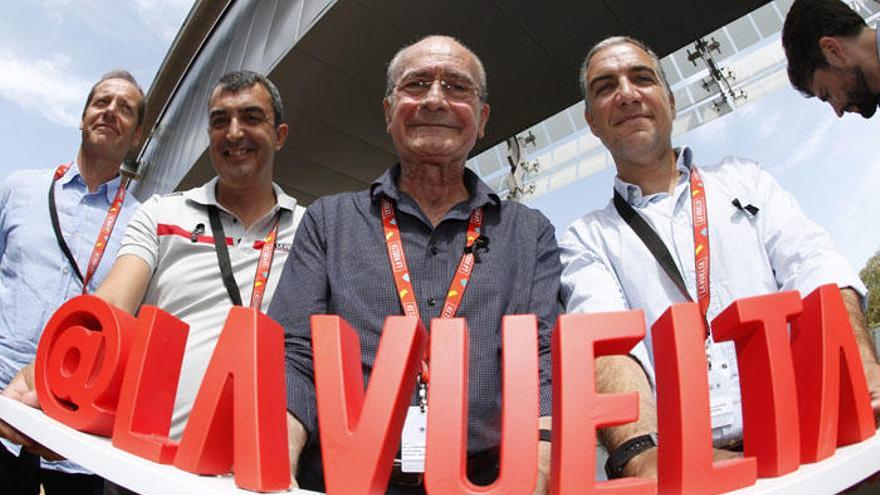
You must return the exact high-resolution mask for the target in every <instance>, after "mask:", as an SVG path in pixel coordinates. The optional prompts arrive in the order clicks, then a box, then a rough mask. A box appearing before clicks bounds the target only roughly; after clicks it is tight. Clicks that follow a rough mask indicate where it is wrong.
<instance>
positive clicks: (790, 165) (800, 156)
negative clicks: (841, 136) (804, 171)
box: [770, 119, 835, 174]
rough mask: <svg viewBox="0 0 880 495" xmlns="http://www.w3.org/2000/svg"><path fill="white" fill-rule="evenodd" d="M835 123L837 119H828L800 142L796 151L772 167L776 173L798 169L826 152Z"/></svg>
mask: <svg viewBox="0 0 880 495" xmlns="http://www.w3.org/2000/svg"><path fill="white" fill-rule="evenodd" d="M833 125H835V121H834V120H831V119H826V120H824V121H823V122H822V125H820V126H819V127H817V128H815V129H813V130H812V132H810V135H809V137H808V138H807V139H806V140H804V142H802V143H799V144H798V146H797V148H796V149H795V150H794V153H792V154H791V156H789V157H788V158H787V159H786V160H785V161H783V162H782V163H780V164H779V165H777V166H775V167H770V170H771V171H772V172H773V173H774V174H783V173H785V172H787V171H789V170H792V169H796V168H798V167H799V166H801V165H804V164H806V163H808V162H809V161H810V160H813V159H814V158H815V157H816V156H817V155H818V154H820V153H826V154H827V151H828V150H827V148H828V137H827V135H826V134H827V132H828V130H829V129H830V128H831V127H832V126H833Z"/></svg>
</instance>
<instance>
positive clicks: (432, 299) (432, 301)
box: [428, 297, 437, 306]
mask: <svg viewBox="0 0 880 495" xmlns="http://www.w3.org/2000/svg"><path fill="white" fill-rule="evenodd" d="M436 304H437V299H434V298H433V297H432V298H429V299H428V306H434V305H436Z"/></svg>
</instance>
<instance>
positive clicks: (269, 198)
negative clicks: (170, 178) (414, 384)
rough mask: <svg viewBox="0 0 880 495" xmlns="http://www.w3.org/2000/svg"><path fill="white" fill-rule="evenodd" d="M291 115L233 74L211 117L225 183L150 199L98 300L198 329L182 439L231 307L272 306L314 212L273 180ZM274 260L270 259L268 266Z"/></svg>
mask: <svg viewBox="0 0 880 495" xmlns="http://www.w3.org/2000/svg"><path fill="white" fill-rule="evenodd" d="M282 112H283V109H282V103H281V97H280V96H279V94H278V90H277V88H276V87H275V85H274V84H272V82H271V81H269V80H268V79H266V78H265V77H264V76H262V75H259V74H257V73H255V72H251V71H237V72H232V73H229V74H227V75H225V76H223V77H222V78H221V79H220V82H219V83H218V84H217V86H216V87H215V88H214V91H213V93H212V95H211V99H210V102H209V115H208V121H209V123H208V134H209V135H210V146H209V154H210V157H211V162H212V163H213V165H214V168H215V169H216V171H217V177H215V178H214V179H212V180H210V181H209V182H208V183H207V184H205V185H204V186H202V187H200V188H196V189H191V190H189V191H186V192H181V193H174V194H170V195H167V196H161V197H160V196H154V197H153V198H151V199H150V200H148V201H146V202H145V203H144V205H143V206H142V207H141V209H140V210H138V212H137V213H136V214H135V216H134V217H133V218H132V220H131V222H130V223H129V226H128V230H127V231H126V234H125V239H124V240H123V242H122V247H121V248H120V250H119V256H118V257H117V259H116V263H115V265H114V266H113V269H112V270H111V271H110V274H109V275H108V276H107V278H106V279H105V281H104V283H103V284H101V287H100V288H98V291H97V292H96V295H98V296H100V297H102V298H103V299H105V300H107V301H108V302H110V303H112V304H114V305H116V306H118V307H120V308H123V309H125V310H126V311H130V312H132V313H134V312H136V311H137V309H138V308H139V307H140V306H141V304H150V305H155V306H158V307H160V308H162V309H163V310H165V311H167V312H169V313H171V314H173V315H174V316H176V317H178V318H180V319H181V320H183V321H185V322H186V323H188V324H189V326H190V331H189V337H188V338H187V343H186V353H185V355H184V360H183V367H182V369H181V373H180V384H179V386H178V392H177V400H176V402H175V406H174V414H173V417H172V423H171V435H172V437H176V436H179V435H180V433H181V432H182V431H183V427H184V425H185V423H186V419H187V417H188V415H189V411H190V409H191V408H192V403H193V401H194V399H195V395H196V393H197V392H198V387H199V384H200V383H201V380H202V376H203V375H204V372H205V369H206V368H207V365H208V361H209V359H210V356H211V353H212V352H213V351H214V344H215V342H216V340H217V337H218V336H219V334H220V331H221V330H222V328H223V323H224V321H225V319H226V316H227V314H228V313H229V309H230V308H231V307H232V306H233V305H245V304H248V305H250V306H251V307H254V308H258V309H261V310H265V309H266V308H268V307H269V301H270V300H271V298H272V293H273V292H274V290H275V286H276V285H277V284H278V277H279V276H280V275H281V269H282V267H283V266H284V262H285V260H286V259H287V254H288V251H289V250H290V244H291V241H292V240H293V234H294V232H295V230H296V226H297V225H298V224H299V220H300V218H301V217H302V214H303V212H304V211H305V209H304V208H303V207H301V206H297V205H296V200H295V199H294V198H292V197H290V196H288V195H286V194H284V191H282V190H281V188H280V187H278V186H277V185H276V184H274V183H273V182H272V175H273V168H274V158H275V153H276V152H277V151H278V150H280V149H281V147H282V146H283V145H284V142H285V140H286V138H287V130H288V128H287V124H285V123H284V122H283V113H282ZM264 254H265V255H267V256H266V258H269V260H270V261H268V263H266V265H265V266H258V264H260V259H261V258H263V255H264ZM270 255H271V257H270ZM264 263H265V261H264ZM266 272H268V277H266V275H267V273H266ZM267 278H268V279H267Z"/></svg>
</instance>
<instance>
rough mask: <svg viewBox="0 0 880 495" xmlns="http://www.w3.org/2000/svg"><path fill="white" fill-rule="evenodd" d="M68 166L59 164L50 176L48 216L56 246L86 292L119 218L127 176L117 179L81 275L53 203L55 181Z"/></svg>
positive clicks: (62, 174) (64, 172)
mask: <svg viewBox="0 0 880 495" xmlns="http://www.w3.org/2000/svg"><path fill="white" fill-rule="evenodd" d="M70 166H71V163H67V164H63V165H59V166H58V168H56V169H55V175H53V176H52V184H51V185H50V186H49V217H50V218H51V219H52V230H53V231H54V232H55V240H57V241H58V247H60V248H61V252H63V253H64V257H65V258H67V261H68V262H69V263H70V266H71V267H72V268H73V272H74V273H75V274H76V277H77V278H78V279H79V281H80V282H82V293H83V294H86V293H87V292H88V287H89V281H91V280H92V277H94V276H95V272H96V271H97V270H98V265H100V264H101V258H102V257H103V256H104V250H106V249H107V242H108V241H109V240H110V234H112V233H113V227H114V226H115V225H116V220H117V219H118V218H119V212H120V210H121V209H122V202H123V201H125V188H126V187H127V186H128V177H125V176H124V175H123V176H122V177H121V178H120V180H119V188H118V189H117V190H116V196H115V197H114V198H113V202H112V203H110V209H109V210H107V216H106V217H105V218H104V223H103V224H102V225H101V230H100V231H99V232H98V238H97V239H96V240H95V247H94V248H92V255H91V256H89V264H88V266H87V267H86V274H85V276H83V274H82V272H81V271H80V269H79V265H77V264H76V259H75V258H74V257H73V253H72V252H71V251H70V247H69V246H68V245H67V241H65V240H64V235H62V233H61V223H60V221H59V220H58V208H57V206H56V204H55V183H56V182H58V179H60V178H62V177H64V174H66V173H67V170H68V169H70Z"/></svg>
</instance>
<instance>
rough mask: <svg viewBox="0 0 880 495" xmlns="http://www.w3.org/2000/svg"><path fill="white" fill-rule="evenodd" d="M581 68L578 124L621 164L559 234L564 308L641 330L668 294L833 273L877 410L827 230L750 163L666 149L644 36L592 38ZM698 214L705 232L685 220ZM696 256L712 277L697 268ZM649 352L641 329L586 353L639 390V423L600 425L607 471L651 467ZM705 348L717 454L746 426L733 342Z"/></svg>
mask: <svg viewBox="0 0 880 495" xmlns="http://www.w3.org/2000/svg"><path fill="white" fill-rule="evenodd" d="M581 78H582V85H583V89H584V95H585V100H586V112H585V117H586V119H587V122H588V124H589V125H590V129H591V130H592V132H593V134H595V135H596V136H598V137H599V138H600V139H601V140H602V142H603V143H604V144H605V146H606V147H607V148H608V150H609V151H610V152H611V155H612V157H613V158H614V161H615V166H616V167H617V178H616V181H615V184H614V194H615V196H616V197H615V199H614V200H613V201H612V202H610V203H609V205H608V206H607V207H606V208H605V209H603V210H599V211H595V212H592V213H590V214H588V215H586V216H584V217H583V218H581V219H580V220H578V221H576V222H574V223H573V224H572V225H571V227H570V228H569V229H568V231H567V232H566V233H565V234H564V235H563V237H562V239H561V241H560V250H561V254H560V256H561V259H562V262H563V266H564V269H563V274H562V293H563V297H564V298H565V300H566V310H567V311H568V312H576V313H584V312H596V311H622V310H628V309H642V310H644V312H645V316H646V320H647V321H646V323H647V325H648V328H649V329H650V325H652V324H653V323H654V321H655V320H656V319H657V318H659V317H660V316H661V315H662V314H663V312H665V311H666V309H667V308H668V307H669V306H670V305H672V304H675V303H681V302H686V301H688V300H692V301H699V302H701V303H704V304H705V308H706V309H705V314H706V317H707V320H708V321H711V320H712V319H713V318H714V317H715V316H716V315H718V314H719V313H720V312H721V311H723V310H724V309H725V308H726V307H727V306H728V305H730V304H731V303H732V302H734V301H735V300H737V299H741V298H743V297H748V296H756V295H761V294H769V293H775V292H779V291H783V290H798V291H800V293H801V294H802V295H806V294H808V293H810V292H812V291H813V290H814V289H815V288H817V287H818V286H820V285H824V284H829V283H833V284H836V285H838V286H839V287H840V288H841V295H842V296H843V299H844V302H845V303H846V305H847V310H848V312H849V315H850V320H851V321H852V323H853V328H854V332H855V335H856V339H857V341H858V343H859V347H860V350H861V354H862V361H863V364H864V365H865V369H866V375H867V378H868V384H869V388H870V389H871V392H872V405H873V406H874V410H875V412H876V411H877V410H878V407H880V365H878V363H877V358H876V356H875V354H874V350H873V346H872V345H871V340H870V338H869V337H868V334H867V331H866V329H865V320H864V315H863V313H862V304H863V302H864V297H865V293H866V291H865V287H864V285H863V284H862V283H861V281H860V280H859V279H858V277H857V276H856V274H855V272H854V271H853V270H852V268H851V267H850V266H849V264H848V263H847V262H846V260H845V259H844V258H843V257H842V256H841V255H840V254H839V253H838V252H837V250H836V249H835V248H834V246H833V244H832V243H831V240H830V238H829V236H828V234H827V233H826V232H825V231H824V230H822V229H821V228H820V227H819V226H818V225H816V224H815V223H813V222H812V221H811V220H809V219H808V218H806V217H805V216H804V214H803V213H802V212H801V210H800V208H799V207H798V205H797V202H796V201H795V200H794V199H793V198H792V197H791V196H790V195H789V194H788V193H786V192H785V191H784V190H782V188H781V187H780V186H779V184H778V183H777V182H776V181H775V180H774V179H773V178H772V177H771V176H770V175H769V174H767V173H766V172H764V171H763V170H761V169H760V168H759V167H758V166H757V164H755V163H754V162H751V161H748V160H742V159H734V158H731V159H726V160H724V161H722V162H721V163H719V164H717V165H713V166H705V167H704V166H700V167H699V168H698V167H696V166H695V165H694V157H693V152H692V151H691V150H690V149H689V148H683V149H673V148H672V140H671V134H672V121H673V119H674V117H675V101H674V98H673V95H672V92H671V91H670V90H669V86H668V84H667V82H666V79H665V77H664V75H663V73H662V70H661V68H660V63H659V60H658V59H657V57H656V55H654V53H653V52H652V51H651V50H650V49H649V48H648V47H646V46H645V45H644V44H642V43H640V42H638V41H636V40H633V39H631V38H626V37H615V38H609V39H606V40H604V41H602V42H600V43H599V44H597V45H596V46H595V47H594V48H593V49H591V50H590V52H589V53H588V54H587V57H586V60H585V62H584V66H583V68H582V71H581ZM692 179H693V180H692ZM700 179H702V180H700ZM694 191H697V193H696V194H697V197H698V198H705V203H704V204H703V206H704V207H703V208H697V209H696V210H692V204H697V205H700V204H702V203H701V201H700V200H699V199H697V200H693V201H692V195H693V194H694ZM700 191H702V194H700V193H699V192H700ZM693 211H696V212H697V214H696V216H695V215H694V213H693ZM633 216H634V217H635V219H632V220H629V221H627V220H625V219H624V217H627V218H633ZM705 218H707V219H708V220H706V223H707V225H706V226H705V230H703V229H694V224H695V223H696V224H698V225H700V224H702V223H703V221H704V219H705ZM638 219H641V220H642V221H643V222H644V223H645V224H646V226H647V228H649V229H650V230H651V231H653V233H654V235H656V239H657V240H658V242H659V244H661V245H662V246H663V247H665V249H666V250H667V251H668V258H667V259H669V260H671V264H673V265H674V266H672V267H671V269H670V271H671V272H673V273H674V272H675V271H676V270H677V272H678V275H679V277H678V280H677V281H676V279H674V278H673V276H672V275H670V274H669V271H666V270H665V269H664V268H663V267H661V262H659V261H658V259H662V258H663V256H662V255H654V254H652V250H649V248H648V247H647V243H645V242H643V241H642V239H641V238H640V236H639V235H638V234H637V233H636V230H635V228H634V227H631V225H630V223H629V222H633V223H637V221H638ZM695 230H696V232H695ZM705 235H708V240H709V243H708V245H705V247H706V248H707V249H702V247H703V245H702V244H700V243H699V242H697V241H699V240H701V239H702V237H701V236H705ZM695 238H697V240H695ZM657 251H660V249H655V250H654V252H657ZM706 252H708V253H709V254H708V256H706V255H705V254H704V253H706ZM706 263H708V267H709V268H708V269H705V268H706V267H707V265H706ZM697 266H699V267H700V270H699V273H701V274H704V273H707V272H708V276H707V277H701V278H699V279H698V277H697V273H698V269H697ZM701 288H702V289H705V290H704V291H700V290H699V289H701ZM652 350H653V345H652V340H651V334H650V330H649V331H648V334H647V336H646V338H645V339H644V341H643V342H642V343H641V344H639V346H637V347H636V349H635V350H634V351H633V353H632V356H610V357H603V358H600V359H598V360H597V362H596V381H597V391H598V392H600V393H621V392H624V391H638V392H639V394H640V409H641V413H640V416H639V419H638V421H636V422H633V423H628V424H626V425H622V426H619V427H615V428H607V429H605V430H602V431H601V432H600V438H601V440H602V442H603V443H604V444H605V446H606V447H607V448H608V450H609V452H610V457H609V462H608V463H607V464H606V472H607V473H608V474H609V476H611V477H622V476H642V477H656V472H657V471H656V468H657V464H656V463H657V449H656V445H655V442H654V441H653V438H654V437H652V434H654V433H655V432H656V431H657V418H656V407H655V403H654V399H653V393H652V384H653V377H654V373H653V365H654V362H653V352H652ZM707 357H708V359H709V361H710V364H711V366H710V368H711V370H712V371H711V372H710V375H709V379H710V381H711V382H712V387H711V393H710V400H711V402H712V428H713V441H714V444H715V446H716V451H715V453H716V457H717V458H725V457H730V456H732V455H735V454H733V453H732V452H730V450H735V447H736V444H737V443H738V442H739V441H740V440H741V438H742V411H741V407H740V393H739V373H738V370H737V362H736V355H735V351H734V349H733V344H732V343H730V342H725V343H715V342H713V341H712V340H711V336H710V337H709V340H708V341H707ZM632 358H635V359H632Z"/></svg>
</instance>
